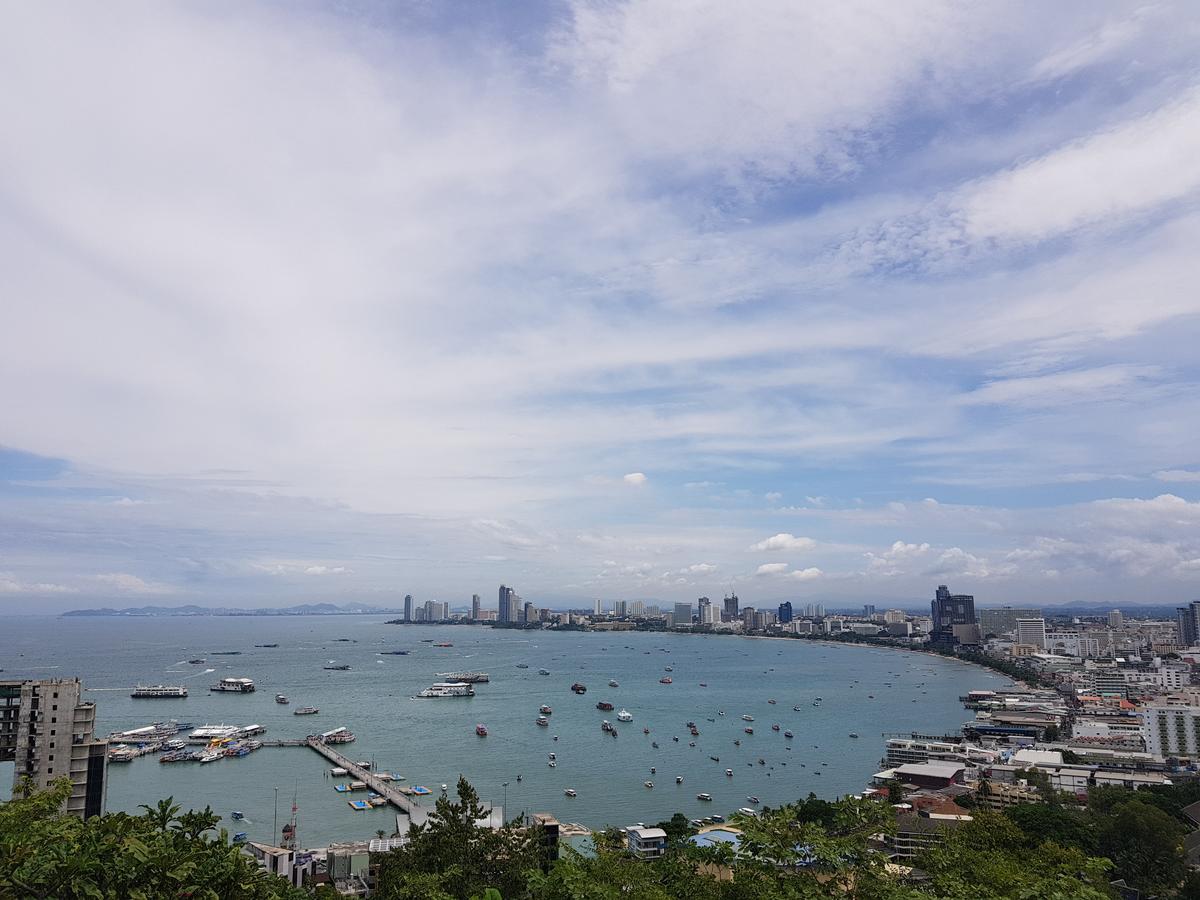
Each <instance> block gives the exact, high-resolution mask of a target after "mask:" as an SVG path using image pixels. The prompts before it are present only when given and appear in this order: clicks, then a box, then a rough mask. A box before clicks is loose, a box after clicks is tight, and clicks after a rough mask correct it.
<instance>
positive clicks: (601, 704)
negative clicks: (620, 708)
mask: <svg viewBox="0 0 1200 900" xmlns="http://www.w3.org/2000/svg"><path fill="white" fill-rule="evenodd" d="M612 708H613V705H612V704H611V703H609V702H608V701H607V700H601V701H600V702H599V703H597V704H596V709H602V710H604V711H605V712H608V711H609V710H610V709H612Z"/></svg>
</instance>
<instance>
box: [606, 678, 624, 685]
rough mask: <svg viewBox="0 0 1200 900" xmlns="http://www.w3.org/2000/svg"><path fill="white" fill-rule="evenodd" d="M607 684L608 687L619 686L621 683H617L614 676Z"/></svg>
mask: <svg viewBox="0 0 1200 900" xmlns="http://www.w3.org/2000/svg"><path fill="white" fill-rule="evenodd" d="M608 686H609V687H620V686H621V685H619V684H618V683H617V680H616V679H615V678H614V679H612V680H611V681H609V683H608Z"/></svg>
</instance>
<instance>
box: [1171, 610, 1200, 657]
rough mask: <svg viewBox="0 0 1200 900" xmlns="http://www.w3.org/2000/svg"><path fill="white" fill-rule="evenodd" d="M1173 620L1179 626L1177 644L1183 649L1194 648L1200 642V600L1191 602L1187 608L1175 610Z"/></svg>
mask: <svg viewBox="0 0 1200 900" xmlns="http://www.w3.org/2000/svg"><path fill="white" fill-rule="evenodd" d="M1175 620H1176V622H1177V623H1178V625H1179V643H1180V645H1181V646H1184V647H1194V646H1196V642H1197V640H1200V600H1193V601H1192V602H1191V603H1189V604H1188V605H1187V606H1181V607H1179V608H1178V609H1176V610H1175Z"/></svg>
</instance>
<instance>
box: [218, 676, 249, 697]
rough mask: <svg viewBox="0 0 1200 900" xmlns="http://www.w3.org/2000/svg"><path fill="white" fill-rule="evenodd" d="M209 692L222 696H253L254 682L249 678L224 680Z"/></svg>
mask: <svg viewBox="0 0 1200 900" xmlns="http://www.w3.org/2000/svg"><path fill="white" fill-rule="evenodd" d="M209 690H210V691H217V692H218V693H222V694H252V693H254V682H253V681H252V680H251V679H249V678H222V679H221V680H220V681H219V682H217V683H216V684H214V685H213V686H212V687H210V688H209Z"/></svg>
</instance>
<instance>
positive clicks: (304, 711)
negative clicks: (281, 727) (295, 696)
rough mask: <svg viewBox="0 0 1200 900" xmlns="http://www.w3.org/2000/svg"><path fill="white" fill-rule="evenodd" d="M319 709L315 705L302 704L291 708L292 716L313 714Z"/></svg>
mask: <svg viewBox="0 0 1200 900" xmlns="http://www.w3.org/2000/svg"><path fill="white" fill-rule="evenodd" d="M319 712H320V710H319V709H317V708H316V707H315V706H302V707H300V708H299V709H295V710H292V715H293V716H315V715H316V714H317V713H319Z"/></svg>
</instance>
